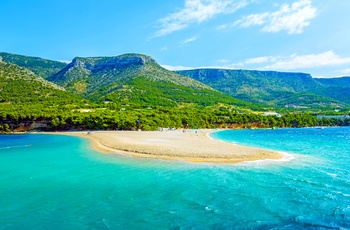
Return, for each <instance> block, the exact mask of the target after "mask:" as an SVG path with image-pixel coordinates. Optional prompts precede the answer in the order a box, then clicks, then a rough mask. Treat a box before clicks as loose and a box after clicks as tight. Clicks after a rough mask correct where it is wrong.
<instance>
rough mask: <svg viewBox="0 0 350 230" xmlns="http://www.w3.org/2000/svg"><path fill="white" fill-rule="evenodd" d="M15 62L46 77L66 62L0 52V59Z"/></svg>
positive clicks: (61, 67)
mask: <svg viewBox="0 0 350 230" xmlns="http://www.w3.org/2000/svg"><path fill="white" fill-rule="evenodd" d="M1 60H2V61H3V62H7V63H12V64H16V65H18V66H21V67H24V68H27V69H29V70H31V71H32V72H33V73H35V74H36V75H38V76H40V77H42V78H44V79H46V78H48V77H50V76H52V75H53V74H55V73H57V72H58V71H60V70H61V69H63V68H64V67H65V66H66V65H67V64H66V63H63V62H59V61H52V60H47V59H43V58H38V57H29V56H23V55H18V54H11V53H4V52H0V61H1Z"/></svg>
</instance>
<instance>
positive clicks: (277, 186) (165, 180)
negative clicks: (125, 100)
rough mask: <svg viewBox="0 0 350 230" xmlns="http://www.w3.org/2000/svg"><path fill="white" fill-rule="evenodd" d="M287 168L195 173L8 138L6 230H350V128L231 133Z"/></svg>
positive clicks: (3, 140)
mask: <svg viewBox="0 0 350 230" xmlns="http://www.w3.org/2000/svg"><path fill="white" fill-rule="evenodd" d="M211 137H213V138H216V139H221V140H224V141H229V142H234V143H241V144H244V145H249V146H255V147H264V148H269V149H274V150H278V151H282V152H286V153H288V154H287V157H286V159H285V160H284V161H279V162H273V161H260V162H253V163H243V164H239V165H210V164H189V163H184V162H169V161H161V160H149V159H135V158H130V157H126V156H120V155H106V154H102V153H99V152H95V151H92V150H90V148H89V143H88V141H87V140H83V139H79V138H74V137H66V136H59V135H2V136H0V229H350V128H326V129H277V130H244V131H222V132H215V133H212V134H211Z"/></svg>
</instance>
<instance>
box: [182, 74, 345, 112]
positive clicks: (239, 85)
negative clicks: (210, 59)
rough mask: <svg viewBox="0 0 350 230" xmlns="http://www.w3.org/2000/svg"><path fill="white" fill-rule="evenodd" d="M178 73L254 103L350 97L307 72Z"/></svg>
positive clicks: (333, 102)
mask: <svg viewBox="0 0 350 230" xmlns="http://www.w3.org/2000/svg"><path fill="white" fill-rule="evenodd" d="M177 73H179V74H181V75H184V76H188V77H191V78H193V79H195V80H198V81H200V82H202V83H204V84H207V85H209V86H211V87H213V88H214V89H216V90H218V91H221V92H224V93H227V94H229V95H231V96H233V97H236V98H239V99H241V100H245V101H250V102H253V103H268V104H270V105H271V106H279V107H284V106H288V105H291V104H292V105H294V106H308V107H332V106H337V105H340V106H343V105H344V104H348V105H349V104H350V101H349V99H348V100H347V101H344V100H342V99H343V98H340V97H338V96H337V95H336V94H334V96H332V95H330V94H328V93H327V92H328V87H330V86H329V85H325V84H324V82H322V81H318V80H316V79H314V78H312V77H311V75H310V74H305V73H284V72H275V71H256V70H226V69H196V70H184V71H177ZM338 90H341V88H338Z"/></svg>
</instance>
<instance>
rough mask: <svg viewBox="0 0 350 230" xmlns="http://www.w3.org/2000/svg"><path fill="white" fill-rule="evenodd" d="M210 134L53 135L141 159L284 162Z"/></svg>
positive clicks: (274, 154) (271, 153)
mask: <svg viewBox="0 0 350 230" xmlns="http://www.w3.org/2000/svg"><path fill="white" fill-rule="evenodd" d="M211 131H213V130H197V131H194V130H191V131H189V130H186V132H183V131H179V130H176V131H164V132H161V131H150V132H147V131H93V132H86V131H85V132H62V133H61V132H60V133H54V134H64V135H69V136H78V137H83V138H88V139H90V140H91V143H92V147H93V148H94V149H96V150H99V151H102V152H105V153H117V154H125V155H129V156H133V157H141V158H156V159H162V160H176V161H187V162H203V163H221V164H232V163H240V162H244V161H256V160H267V159H269V160H279V159H282V158H283V155H282V154H280V153H278V152H275V151H271V150H266V149H259V148H251V147H246V146H240V145H236V144H230V143H226V142H222V141H218V140H213V139H211V138H208V136H207V133H209V132H211Z"/></svg>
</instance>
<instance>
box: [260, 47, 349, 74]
mask: <svg viewBox="0 0 350 230" xmlns="http://www.w3.org/2000/svg"><path fill="white" fill-rule="evenodd" d="M343 64H350V58H343V57H340V56H339V55H337V54H335V53H334V52H333V51H327V52H324V53H321V54H308V55H301V56H298V55H295V54H293V55H291V56H289V57H277V58H276V60H275V63H273V64H271V65H267V66H265V67H263V68H264V69H278V70H295V69H312V68H319V67H329V66H337V65H343Z"/></svg>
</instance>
